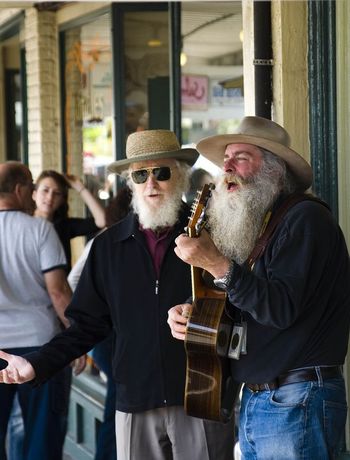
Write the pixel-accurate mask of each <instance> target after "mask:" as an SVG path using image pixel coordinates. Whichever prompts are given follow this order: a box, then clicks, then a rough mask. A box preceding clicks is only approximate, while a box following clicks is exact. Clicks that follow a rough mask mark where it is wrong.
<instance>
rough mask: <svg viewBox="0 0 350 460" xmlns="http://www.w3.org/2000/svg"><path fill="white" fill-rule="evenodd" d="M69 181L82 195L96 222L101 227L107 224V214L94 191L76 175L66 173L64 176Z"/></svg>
mask: <svg viewBox="0 0 350 460" xmlns="http://www.w3.org/2000/svg"><path fill="white" fill-rule="evenodd" d="M64 177H65V178H66V180H67V182H68V183H69V185H70V186H71V187H72V188H73V189H74V190H76V191H77V192H78V193H79V195H80V196H81V198H82V200H83V201H84V203H85V204H86V206H87V207H88V208H89V210H90V212H91V214H92V216H93V218H94V220H95V224H96V226H97V227H99V228H103V227H105V226H106V216H105V210H104V208H103V206H101V204H100V203H99V202H98V200H97V199H96V198H95V197H94V196H93V195H92V193H91V192H90V191H89V190H88V189H87V188H86V187H85V185H84V184H83V182H82V181H81V180H80V179H79V178H78V177H76V176H73V175H71V174H66V175H65V176H64Z"/></svg>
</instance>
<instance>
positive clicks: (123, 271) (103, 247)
mask: <svg viewBox="0 0 350 460" xmlns="http://www.w3.org/2000/svg"><path fill="white" fill-rule="evenodd" d="M126 156H127V158H126V159H124V160H120V161H116V162H114V163H113V164H112V165H111V166H110V170H111V171H112V172H115V173H117V174H121V175H123V176H124V177H125V178H126V179H127V182H128V184H129V186H130V187H131V189H132V194H133V198H132V208H133V211H132V212H131V213H129V215H128V216H127V217H126V218H125V219H124V220H122V221H120V222H119V223H117V224H116V225H113V226H112V227H110V228H108V229H107V230H105V231H104V232H103V233H102V234H101V235H99V236H98V237H96V238H95V240H94V242H93V245H92V247H91V250H90V253H89V256H88V259H87V262H86V264H85V267H84V270H83V272H82V274H81V277H80V280H79V283H78V285H77V287H76V290H75V293H74V296H73V300H72V303H71V304H70V306H69V307H68V310H67V313H66V314H67V316H68V317H69V319H70V321H71V324H72V325H71V327H70V328H69V329H67V331H65V332H64V333H62V334H60V335H58V336H56V337H55V338H54V339H53V340H52V341H51V342H49V343H48V344H46V345H44V346H43V347H42V348H41V349H40V350H39V351H38V352H36V353H32V354H28V355H25V357H24V358H21V357H18V356H13V355H8V354H6V353H3V352H0V358H2V359H4V360H6V361H7V362H8V365H7V367H6V369H4V370H3V371H2V372H0V382H5V383H22V382H25V381H28V380H33V383H34V384H40V383H41V382H43V381H46V380H47V379H48V378H49V376H51V375H52V374H54V373H55V372H57V370H59V369H60V368H62V367H64V366H65V365H66V364H67V363H69V362H70V361H71V360H72V359H73V358H74V357H75V356H80V355H81V354H83V353H85V352H86V351H88V350H89V349H91V348H92V347H93V346H94V345H95V344H96V343H97V342H99V341H101V340H102V339H103V338H105V337H107V336H108V335H110V333H111V331H112V330H113V331H114V333H115V343H114V355H113V363H112V367H113V372H114V377H115V380H116V409H117V411H116V439H117V457H118V459H120V460H141V459H147V460H168V459H173V460H230V459H231V460H232V458H233V443H234V438H233V427H232V424H227V425H222V424H220V423H215V422H208V421H203V420H201V419H199V418H192V417H190V416H188V415H187V414H185V412H184V408H183V401H184V386H185V373H186V369H185V367H186V366H185V364H186V359H185V352H184V347H183V344H182V343H181V342H178V341H175V340H174V339H173V338H172V336H171V333H170V330H169V328H168V325H167V312H168V310H169V308H170V307H171V306H172V305H174V304H176V303H179V302H182V301H184V300H185V299H186V298H188V297H189V295H190V293H191V275H190V268H189V266H188V265H187V264H186V263H184V262H183V261H181V260H180V259H179V258H178V257H177V256H176V255H175V252H174V248H175V239H176V238H177V236H178V235H179V234H181V233H182V231H183V228H184V227H185V226H186V224H187V221H188V216H189V214H190V210H189V208H188V207H187V206H186V204H185V203H183V202H182V200H181V197H182V194H183V193H184V192H186V191H187V187H188V184H189V171H190V167H191V165H193V163H194V162H195V161H196V159H197V157H198V152H197V151H196V150H195V149H182V148H180V145H179V142H178V140H177V139H176V136H175V134H174V133H173V132H171V131H167V130H149V131H141V132H137V133H133V134H131V135H130V136H129V137H128V140H127V145H126ZM0 361H1V360H0Z"/></svg>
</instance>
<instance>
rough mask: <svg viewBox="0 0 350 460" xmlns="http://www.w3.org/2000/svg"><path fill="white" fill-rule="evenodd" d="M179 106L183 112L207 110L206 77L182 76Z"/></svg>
mask: <svg viewBox="0 0 350 460" xmlns="http://www.w3.org/2000/svg"><path fill="white" fill-rule="evenodd" d="M181 104H182V109H183V110H207V109H208V77H206V76H204V75H182V76H181Z"/></svg>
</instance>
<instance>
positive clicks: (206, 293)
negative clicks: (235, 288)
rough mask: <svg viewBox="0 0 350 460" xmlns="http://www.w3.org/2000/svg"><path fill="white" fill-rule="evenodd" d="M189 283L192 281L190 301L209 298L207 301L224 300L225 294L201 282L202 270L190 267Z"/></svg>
mask: <svg viewBox="0 0 350 460" xmlns="http://www.w3.org/2000/svg"><path fill="white" fill-rule="evenodd" d="M191 281H192V299H193V301H196V300H197V299H203V298H209V299H225V298H226V293H225V292H224V291H221V290H219V289H215V288H212V287H209V286H207V285H206V283H205V281H204V280H203V269H202V268H199V267H194V266H193V265H191Z"/></svg>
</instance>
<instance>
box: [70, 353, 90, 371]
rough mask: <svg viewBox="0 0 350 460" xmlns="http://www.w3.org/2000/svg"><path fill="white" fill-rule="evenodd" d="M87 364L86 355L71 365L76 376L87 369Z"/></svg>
mask: <svg viewBox="0 0 350 460" xmlns="http://www.w3.org/2000/svg"><path fill="white" fill-rule="evenodd" d="M86 363H87V359H86V355H82V356H80V357H79V358H77V359H75V360H74V361H73V362H72V363H71V366H72V369H73V372H74V375H79V374H81V373H82V372H83V370H84V369H85V367H86Z"/></svg>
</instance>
